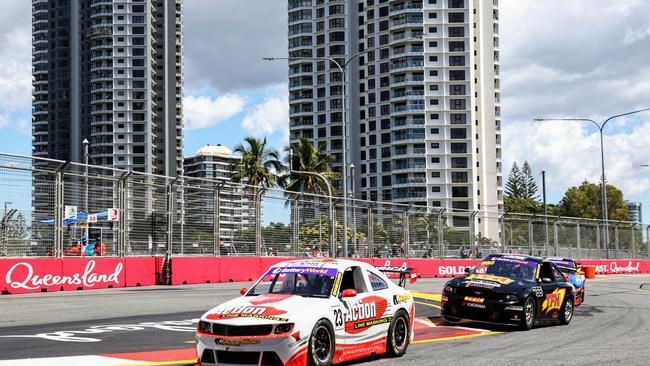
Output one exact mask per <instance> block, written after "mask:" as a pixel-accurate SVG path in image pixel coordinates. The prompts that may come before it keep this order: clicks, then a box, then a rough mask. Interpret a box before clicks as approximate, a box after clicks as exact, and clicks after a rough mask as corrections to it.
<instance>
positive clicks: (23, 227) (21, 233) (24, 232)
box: [7, 212, 29, 239]
mask: <svg viewBox="0 0 650 366" xmlns="http://www.w3.org/2000/svg"><path fill="white" fill-rule="evenodd" d="M28 236H29V227H27V221H26V220H25V216H24V215H23V213H22V212H18V214H17V215H16V217H15V218H14V219H13V220H10V221H9V223H8V225H7V237H8V238H11V239H25V238H27V237H28Z"/></svg>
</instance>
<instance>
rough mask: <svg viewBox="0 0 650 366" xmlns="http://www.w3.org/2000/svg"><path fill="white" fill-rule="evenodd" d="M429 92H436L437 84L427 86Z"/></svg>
mask: <svg viewBox="0 0 650 366" xmlns="http://www.w3.org/2000/svg"><path fill="white" fill-rule="evenodd" d="M429 90H432V91H436V90H438V84H431V85H429Z"/></svg>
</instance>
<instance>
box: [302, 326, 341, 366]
mask: <svg viewBox="0 0 650 366" xmlns="http://www.w3.org/2000/svg"><path fill="white" fill-rule="evenodd" d="M335 344H336V343H335V339H334V329H333V328H332V324H330V322H329V321H327V320H326V319H321V320H319V321H318V322H316V325H315V326H314V329H313V330H312V331H311V335H310V337H309V350H308V359H307V364H308V365H309V366H330V365H331V364H332V360H333V359H334V348H335Z"/></svg>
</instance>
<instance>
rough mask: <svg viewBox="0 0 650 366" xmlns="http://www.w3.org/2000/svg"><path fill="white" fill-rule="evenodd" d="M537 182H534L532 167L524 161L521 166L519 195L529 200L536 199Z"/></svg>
mask: <svg viewBox="0 0 650 366" xmlns="http://www.w3.org/2000/svg"><path fill="white" fill-rule="evenodd" d="M538 190H539V187H537V183H536V182H535V177H534V176H533V169H532V168H531V167H530V164H528V161H524V165H523V166H522V167H521V191H522V192H521V195H522V198H526V199H529V200H537V199H538V198H539V196H538V195H537V191H538Z"/></svg>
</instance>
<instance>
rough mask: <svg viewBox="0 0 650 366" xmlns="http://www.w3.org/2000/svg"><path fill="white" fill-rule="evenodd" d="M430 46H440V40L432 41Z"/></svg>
mask: <svg viewBox="0 0 650 366" xmlns="http://www.w3.org/2000/svg"><path fill="white" fill-rule="evenodd" d="M429 47H438V41H430V42H429Z"/></svg>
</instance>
